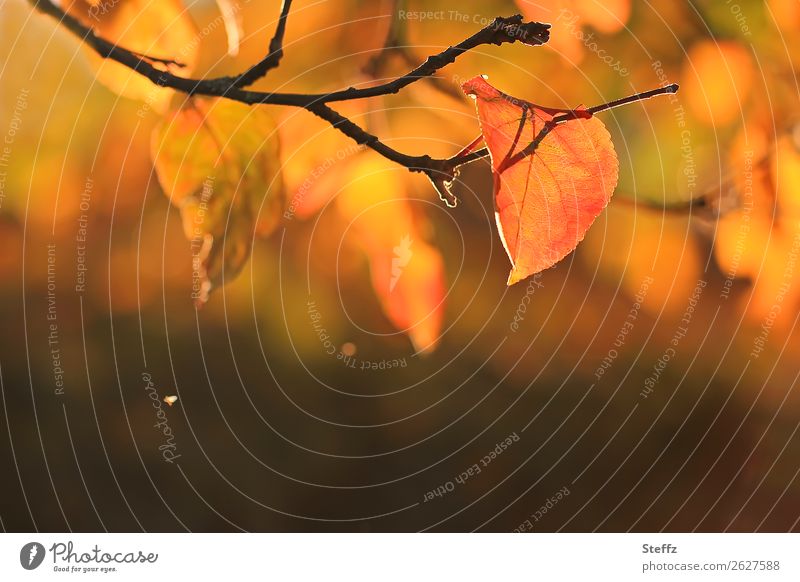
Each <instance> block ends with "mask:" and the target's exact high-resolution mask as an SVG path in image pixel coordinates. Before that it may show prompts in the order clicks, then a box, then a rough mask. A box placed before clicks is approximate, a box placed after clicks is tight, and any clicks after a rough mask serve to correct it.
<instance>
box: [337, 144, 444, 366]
mask: <svg viewBox="0 0 800 582" xmlns="http://www.w3.org/2000/svg"><path fill="white" fill-rule="evenodd" d="M387 167H391V166H388V164H387V163H385V162H382V161H377V160H375V159H373V158H361V159H357V160H355V161H354V162H353V163H352V164H351V167H350V168H349V172H350V178H349V179H348V182H347V185H346V186H345V187H344V188H343V189H342V191H341V193H340V194H339V196H338V197H337V200H336V205H337V208H338V210H339V213H340V215H341V216H342V217H343V218H344V219H345V220H347V221H348V222H350V223H351V225H352V228H353V230H354V231H355V232H356V233H357V236H358V241H359V246H360V247H361V248H362V249H363V251H364V253H365V254H366V255H367V257H368V258H369V266H370V275H371V279H372V287H373V290H374V291H375V295H376V296H377V297H378V299H379V301H380V303H381V307H382V309H383V312H384V313H385V314H386V316H387V317H388V318H389V320H390V321H391V322H392V324H393V325H394V326H395V327H396V328H397V329H399V330H401V331H402V332H404V333H406V334H408V337H409V339H410V340H411V343H412V344H414V348H415V349H416V350H417V351H419V352H422V353H426V352H431V351H433V349H435V347H436V344H437V343H438V341H439V336H440V334H441V329H442V323H443V319H444V300H445V294H446V289H445V272H444V261H443V260H442V256H441V254H440V253H439V251H438V249H436V247H434V246H432V245H431V244H429V243H427V242H426V241H425V240H424V237H423V235H422V233H420V232H419V230H420V229H419V228H418V227H417V224H416V222H415V220H414V216H413V213H412V211H411V205H410V204H409V200H408V198H407V195H406V184H405V183H404V179H406V178H401V177H399V176H397V174H396V173H394V174H393V175H387Z"/></svg>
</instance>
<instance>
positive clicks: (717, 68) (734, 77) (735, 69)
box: [681, 40, 753, 125]
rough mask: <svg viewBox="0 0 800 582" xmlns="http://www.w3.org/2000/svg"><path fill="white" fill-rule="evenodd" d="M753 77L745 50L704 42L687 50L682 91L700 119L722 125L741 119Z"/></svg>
mask: <svg viewBox="0 0 800 582" xmlns="http://www.w3.org/2000/svg"><path fill="white" fill-rule="evenodd" d="M752 78H753V60H752V58H751V57H750V53H749V52H748V51H747V49H745V48H744V47H743V46H741V45H740V44H738V43H736V42H733V41H725V42H716V41H713V40H703V41H700V42H698V43H697V44H695V45H694V46H693V47H692V48H691V50H690V51H689V56H688V58H687V59H686V64H685V65H684V69H683V82H682V83H681V92H682V93H683V94H684V95H686V99H687V101H688V103H689V108H690V109H691V111H692V113H693V114H694V115H695V116H696V117H697V118H698V119H699V120H701V121H704V122H705V123H708V124H709V125H725V124H727V123H729V122H731V121H733V120H734V119H736V118H739V117H740V116H741V112H742V109H743V107H744V104H745V102H746V100H747V97H748V95H749V94H750V85H751V83H752Z"/></svg>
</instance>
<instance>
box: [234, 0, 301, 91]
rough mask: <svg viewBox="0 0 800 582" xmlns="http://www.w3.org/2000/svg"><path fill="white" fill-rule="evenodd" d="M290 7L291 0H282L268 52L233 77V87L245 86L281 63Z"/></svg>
mask: <svg viewBox="0 0 800 582" xmlns="http://www.w3.org/2000/svg"><path fill="white" fill-rule="evenodd" d="M291 8H292V0H283V5H282V6H281V15H280V17H278V26H277V27H276V28H275V34H274V36H273V37H272V40H271V41H270V42H269V52H268V53H267V56H265V57H264V58H263V59H262V60H261V61H260V62H259V63H256V64H255V65H253V66H252V67H250V69H249V70H248V71H246V72H244V73H242V74H241V75H239V77H238V78H235V79H234V80H233V81H232V83H231V85H232V86H233V87H247V86H248V85H252V84H253V83H255V82H256V81H258V80H259V79H261V78H262V77H263V76H264V75H266V74H267V72H269V71H270V70H271V69H275V68H277V67H278V65H279V64H280V63H281V58H283V37H284V35H285V34H286V21H287V20H288V18H289V10H291Z"/></svg>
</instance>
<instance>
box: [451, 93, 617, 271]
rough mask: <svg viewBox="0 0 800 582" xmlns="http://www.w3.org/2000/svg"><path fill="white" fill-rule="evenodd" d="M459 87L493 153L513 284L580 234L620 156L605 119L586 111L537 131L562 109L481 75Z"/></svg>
mask: <svg viewBox="0 0 800 582" xmlns="http://www.w3.org/2000/svg"><path fill="white" fill-rule="evenodd" d="M463 88H464V91H465V92H466V93H467V94H469V95H472V96H474V97H475V98H476V100H477V106H478V116H479V117H480V122H481V130H482V132H483V138H484V141H485V142H486V145H487V146H488V148H489V152H490V153H491V156H492V169H493V174H494V199H495V214H496V218H497V226H498V229H499V231H500V237H501V239H502V240H503V245H504V246H505V248H506V252H507V253H508V256H509V258H510V259H511V264H512V267H513V268H512V269H511V273H510V275H509V277H508V284H509V285H512V284H514V283H516V282H518V281H521V280H522V279H525V278H526V277H528V276H530V275H533V274H534V273H538V272H539V271H542V270H544V269H547V268H549V267H552V266H553V265H554V264H555V263H557V262H558V261H560V260H561V259H563V258H564V257H565V256H567V255H568V254H569V253H570V252H572V251H573V250H574V249H575V247H576V246H578V243H579V242H580V241H581V240H583V237H584V235H585V234H586V231H587V230H588V229H589V227H590V226H591V225H592V223H593V222H594V220H595V219H596V218H597V217H598V216H599V214H600V213H601V212H602V211H603V209H604V208H605V206H606V204H608V201H609V200H610V198H611V194H612V193H613V192H614V188H616V186H617V175H618V166H619V164H618V162H617V155H616V153H615V151H614V145H613V144H612V143H611V137H610V136H609V134H608V131H607V130H606V128H605V126H604V125H603V123H602V122H601V121H600V120H598V119H596V118H594V117H591V116H590V114H589V113H588V112H586V111H583V112H581V111H580V110H579V111H576V112H575V115H576V116H579V117H581V118H578V119H570V120H569V121H566V122H563V123H560V124H558V125H556V126H555V127H554V128H552V129H551V130H550V131H549V132H547V131H545V132H544V133H542V130H543V128H545V127H546V124H548V123H549V122H551V121H552V120H553V118H554V116H556V115H557V114H558V113H563V110H557V109H550V108H547V107H541V106H539V105H534V104H533V103H529V102H527V101H523V100H521V99H516V98H514V97H511V96H509V95H506V94H505V93H501V92H500V91H498V90H497V89H495V88H494V87H492V86H491V85H490V84H489V83H487V82H486V80H485V79H484V78H483V77H475V78H474V79H471V80H470V81H467V82H466V83H464V85H463ZM584 115H585V116H586V118H582V117H583V116H584ZM548 127H552V126H548ZM542 136H544V137H542ZM537 140H538V143H536V142H537ZM534 144H536V145H535V146H534Z"/></svg>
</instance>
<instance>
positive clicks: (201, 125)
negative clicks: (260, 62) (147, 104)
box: [152, 99, 283, 304]
mask: <svg viewBox="0 0 800 582" xmlns="http://www.w3.org/2000/svg"><path fill="white" fill-rule="evenodd" d="M279 154H280V152H279V140H278V133H277V128H276V126H275V122H274V121H273V120H272V118H271V117H270V116H269V115H268V114H267V113H266V112H265V111H264V110H263V109H261V108H258V107H248V106H246V105H242V104H240V103H236V102H232V101H226V100H223V99H213V100H199V99H189V100H188V101H187V102H186V104H185V105H184V106H183V107H182V108H180V109H179V110H178V111H176V112H175V113H174V114H173V115H172V116H171V117H169V118H168V119H166V120H165V121H164V122H163V123H162V124H160V125H159V126H158V127H156V129H155V130H154V132H153V140H152V155H153V160H154V162H155V168H156V173H157V174H158V180H159V182H160V184H161V187H162V188H163V190H164V193H165V194H166V195H167V197H169V199H170V201H171V203H172V204H173V205H174V206H176V207H177V208H179V209H180V211H181V218H182V220H183V229H184V234H185V235H186V238H188V239H189V240H190V241H191V242H192V248H193V252H194V256H195V260H194V263H195V264H194V271H195V281H196V284H195V286H194V287H195V293H194V296H195V299H196V300H197V302H198V303H200V304H202V303H205V302H206V301H207V299H208V294H209V292H210V291H211V290H212V289H214V288H215V287H218V286H221V285H222V284H224V283H225V282H226V281H230V280H232V279H233V278H234V277H235V276H236V275H237V274H238V273H239V271H241V269H242V267H243V266H244V265H245V263H246V262H247V260H248V258H249V257H250V251H251V249H252V244H253V240H254V237H255V235H256V234H258V235H261V236H265V235H267V234H269V233H270V232H272V230H274V228H275V226H276V225H277V224H278V221H279V220H280V214H281V211H282V209H283V193H282V189H283V187H282V180H281V164H280V155H279Z"/></svg>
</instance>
